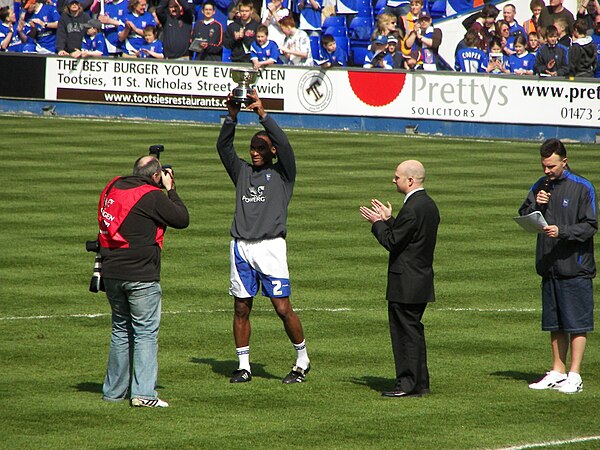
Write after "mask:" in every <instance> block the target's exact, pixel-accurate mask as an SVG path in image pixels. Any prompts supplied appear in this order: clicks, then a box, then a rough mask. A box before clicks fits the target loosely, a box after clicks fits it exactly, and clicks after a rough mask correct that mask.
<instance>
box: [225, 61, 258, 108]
mask: <svg viewBox="0 0 600 450" xmlns="http://www.w3.org/2000/svg"><path fill="white" fill-rule="evenodd" d="M230 73H231V74H230V76H231V79H232V80H233V81H234V82H236V83H237V84H238V85H237V87H236V88H235V89H234V90H233V102H234V103H239V104H240V105H245V104H247V103H248V98H247V97H248V94H250V93H252V92H253V91H254V85H255V84H256V80H257V79H258V70H256V69H241V68H238V69H231V71H230Z"/></svg>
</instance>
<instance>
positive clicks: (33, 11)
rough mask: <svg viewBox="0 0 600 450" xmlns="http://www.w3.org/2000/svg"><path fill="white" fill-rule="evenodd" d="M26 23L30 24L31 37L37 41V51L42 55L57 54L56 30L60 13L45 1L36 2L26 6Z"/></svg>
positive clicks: (38, 0)
mask: <svg viewBox="0 0 600 450" xmlns="http://www.w3.org/2000/svg"><path fill="white" fill-rule="evenodd" d="M25 9H26V10H27V14H26V15H25V19H24V20H25V23H27V24H29V27H30V36H31V38H32V39H33V40H34V41H35V51H36V52H37V53H41V54H45V55H47V54H51V53H56V29H57V28H58V21H59V20H60V13H59V12H58V10H57V9H56V6H54V5H53V4H47V3H46V2H45V0H34V1H32V2H28V3H27V4H26V6H25Z"/></svg>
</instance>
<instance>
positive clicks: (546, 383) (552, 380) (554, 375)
mask: <svg viewBox="0 0 600 450" xmlns="http://www.w3.org/2000/svg"><path fill="white" fill-rule="evenodd" d="M566 380H567V376H566V375H565V374H564V373H560V372H557V371H555V370H551V371H550V372H546V375H544V378H542V379H541V380H538V381H536V382H535V383H531V384H530V385H529V389H538V390H540V389H559V388H560V387H561V386H562V384H563V383H564V382H565V381H566Z"/></svg>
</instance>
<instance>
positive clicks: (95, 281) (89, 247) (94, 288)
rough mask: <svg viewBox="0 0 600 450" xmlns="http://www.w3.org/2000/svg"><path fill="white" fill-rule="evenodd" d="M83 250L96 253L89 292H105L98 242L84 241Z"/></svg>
mask: <svg viewBox="0 0 600 450" xmlns="http://www.w3.org/2000/svg"><path fill="white" fill-rule="evenodd" d="M85 250H86V251H88V252H95V253H96V258H95V259H94V273H92V279H91V280H90V292H94V293H97V292H99V291H102V292H105V289H104V281H103V280H102V256H101V255H100V243H99V242H98V241H86V243H85Z"/></svg>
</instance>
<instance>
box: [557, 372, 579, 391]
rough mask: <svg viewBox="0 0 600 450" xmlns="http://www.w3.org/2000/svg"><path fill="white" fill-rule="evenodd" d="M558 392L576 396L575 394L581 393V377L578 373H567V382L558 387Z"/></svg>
mask: <svg viewBox="0 0 600 450" xmlns="http://www.w3.org/2000/svg"><path fill="white" fill-rule="evenodd" d="M558 391H559V392H562V393H563V394H576V393H577V392H581V391H583V381H581V376H580V375H579V374H578V373H575V372H569V376H568V377H567V380H566V381H565V382H564V383H562V384H561V385H560V388H558Z"/></svg>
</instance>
